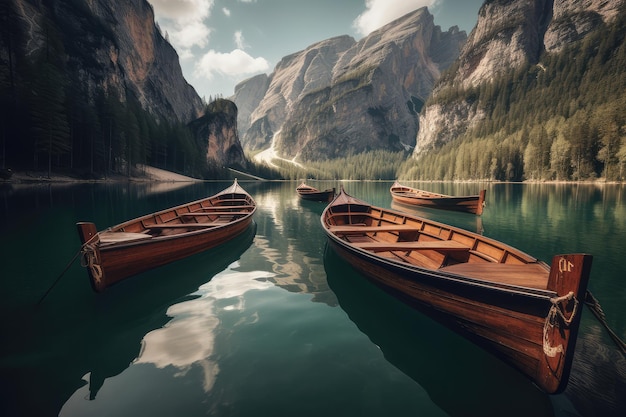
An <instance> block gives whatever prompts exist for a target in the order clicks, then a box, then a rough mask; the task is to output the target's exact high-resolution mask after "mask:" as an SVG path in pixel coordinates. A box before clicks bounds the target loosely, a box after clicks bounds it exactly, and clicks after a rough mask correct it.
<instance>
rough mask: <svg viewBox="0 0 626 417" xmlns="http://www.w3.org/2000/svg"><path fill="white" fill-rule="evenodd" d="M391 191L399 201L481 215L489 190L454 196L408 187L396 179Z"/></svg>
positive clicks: (394, 199)
mask: <svg viewBox="0 0 626 417" xmlns="http://www.w3.org/2000/svg"><path fill="white" fill-rule="evenodd" d="M389 192H390V193H391V198H392V199H393V201H395V202H397V203H401V204H407V205H411V206H424V207H430V208H436V209H442V210H454V211H462V212H467V213H473V214H476V215H478V216H480V215H481V214H482V213H483V208H484V207H485V194H486V193H487V190H481V191H480V193H479V194H478V195H469V196H452V195H446V194H438V193H431V192H430V191H424V190H418V189H417V188H411V187H407V186H405V185H402V184H400V183H399V182H397V181H396V182H394V184H393V185H392V186H391V188H390V189H389Z"/></svg>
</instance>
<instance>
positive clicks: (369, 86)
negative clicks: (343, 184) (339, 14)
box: [232, 8, 466, 161]
mask: <svg viewBox="0 0 626 417" xmlns="http://www.w3.org/2000/svg"><path fill="white" fill-rule="evenodd" d="M465 41H466V34H465V32H463V31H459V30H458V28H457V27H453V28H451V29H450V30H449V31H447V32H442V31H441V28H440V27H439V26H436V25H435V24H434V21H433V16H432V15H431V14H430V13H429V12H428V10H427V9H426V8H421V9H418V10H415V11H414V12H412V13H409V14H407V15H405V16H403V17H401V18H399V19H397V20H395V21H394V22H391V23H389V24H388V25H386V26H384V27H382V28H380V29H379V30H377V31H375V32H372V33H371V34H370V35H368V36H366V37H365V38H363V39H361V40H360V41H358V42H357V41H355V40H354V39H353V38H351V37H349V36H339V37H335V38H331V39H327V40H324V41H321V42H318V43H316V44H313V45H311V46H309V47H308V48H307V49H305V50H303V51H300V52H297V53H294V54H292V55H290V56H287V57H284V58H283V59H282V60H281V61H280V62H279V63H278V64H277V65H276V67H275V68H274V71H273V73H272V74H270V75H269V77H268V78H267V79H266V78H263V77H255V78H252V79H249V80H246V81H243V82H242V83H240V84H239V85H238V86H237V87H236V88H235V95H234V96H233V97H232V100H233V101H234V102H235V103H236V104H237V106H238V107H239V108H240V109H244V110H243V111H240V114H239V126H240V130H241V131H242V144H243V146H244V147H245V148H249V149H265V148H268V147H270V146H272V147H273V148H274V150H275V151H277V153H278V154H279V155H280V156H281V157H284V158H289V159H292V158H298V159H300V160H302V161H307V160H316V159H327V158H331V159H332V158H336V157H340V156H345V155H347V154H358V153H362V152H366V151H370V150H376V149H385V150H389V151H400V150H404V149H406V148H407V147H410V146H412V145H413V144H414V143H415V137H416V134H417V129H418V124H417V114H418V113H419V111H420V109H421V106H422V105H423V103H424V101H425V100H426V98H427V97H428V96H429V94H430V91H431V89H432V87H433V85H434V83H435V81H436V80H437V79H438V78H439V76H440V74H441V72H442V71H443V70H444V69H445V68H447V67H448V66H449V65H450V64H451V63H452V62H453V61H454V59H455V58H456V57H457V56H458V53H459V52H460V49H461V46H462V45H463V44H464V43H465ZM265 86H267V87H265ZM257 103H258V104H257Z"/></svg>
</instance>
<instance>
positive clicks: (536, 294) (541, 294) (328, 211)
mask: <svg viewBox="0 0 626 417" xmlns="http://www.w3.org/2000/svg"><path fill="white" fill-rule="evenodd" d="M340 195H341V193H340V194H339V195H338V196H337V197H336V198H335V200H333V201H332V202H331V203H330V204H329V205H328V206H327V207H326V208H325V209H324V211H323V212H322V215H321V217H320V221H321V223H322V229H323V230H324V233H326V235H327V236H328V237H330V238H331V240H332V242H334V243H336V244H338V245H340V246H342V247H343V248H345V249H348V250H350V251H352V252H354V253H355V254H358V255H364V256H367V257H368V258H369V259H371V260H374V261H376V262H377V263H381V264H386V265H389V266H393V267H394V268H397V269H400V270H404V271H407V272H408V273H411V274H420V275H427V276H429V277H431V278H433V279H445V280H448V281H450V282H456V283H461V284H466V285H471V286H473V287H480V288H484V289H488V290H494V291H499V292H502V293H506V294H516V295H522V296H528V297H532V298H537V299H541V300H550V299H551V298H553V297H555V296H557V295H558V294H557V293H556V292H555V291H552V290H548V289H540V288H533V287H528V286H521V285H515V284H509V283H504V282H499V281H491V280H483V279H479V278H474V277H469V276H466V275H462V274H460V273H454V272H450V271H445V270H441V269H429V268H424V267H420V266H417V265H413V264H410V263H408V262H402V261H400V260H394V259H391V258H387V257H383V256H380V255H377V254H376V253H374V252H372V251H370V250H367V249H365V248H360V247H358V246H356V245H353V244H351V242H348V241H345V240H343V239H341V238H340V237H339V236H337V235H336V234H335V233H333V232H332V231H331V230H330V226H331V225H329V224H327V223H326V221H327V220H328V219H330V218H331V217H332V216H341V215H359V216H369V217H371V218H372V219H374V220H377V221H388V222H389V220H386V219H385V218H384V217H383V215H384V214H385V213H389V214H391V215H394V216H397V217H400V218H401V219H402V220H401V221H402V223H399V222H398V223H393V222H390V223H392V224H396V225H404V224H405V222H406V221H407V218H410V219H411V220H417V221H419V222H421V225H424V224H429V225H433V226H435V227H440V228H445V229H447V230H450V231H452V232H455V233H461V234H463V235H466V236H469V237H473V238H475V239H477V240H480V241H482V242H485V243H486V244H490V245H493V246H495V247H498V248H501V249H503V250H505V251H507V252H508V253H512V254H513V255H514V256H517V257H520V258H522V259H524V258H526V259H525V261H526V264H537V265H540V266H542V267H543V268H546V271H547V272H549V271H550V267H549V265H548V264H547V263H545V262H544V261H541V260H539V259H537V258H535V257H534V256H532V255H529V254H528V253H526V252H524V251H522V250H520V249H517V248H514V247H513V246H510V245H508V244H507V243H504V242H501V241H498V240H495V239H493V238H490V237H487V236H482V235H479V234H477V233H474V232H471V231H469V230H465V229H462V228H459V227H456V226H452V225H448V224H445V223H441V222H438V221H436V220H430V219H427V218H424V217H421V216H417V215H409V214H407V213H404V212H402V211H398V210H394V209H388V208H384V207H378V206H373V205H372V204H369V203H367V202H364V201H361V200H359V199H356V198H355V197H352V196H349V195H348V194H345V192H344V194H343V195H345V196H347V197H349V198H350V199H352V200H351V201H346V202H342V203H338V204H335V201H336V200H337V198H339V196H340ZM340 205H350V206H355V205H356V206H360V207H363V208H365V209H366V210H365V211H350V212H336V213H333V211H332V210H333V208H335V207H337V206H340ZM372 208H375V209H376V210H380V213H381V217H376V216H374V215H372V213H371V210H372ZM373 227H375V226H373ZM420 233H422V232H421V231H420ZM440 240H450V239H440ZM470 249H471V248H470ZM494 264H498V263H496V262H494ZM405 279H407V280H413V279H411V278H406V277H405Z"/></svg>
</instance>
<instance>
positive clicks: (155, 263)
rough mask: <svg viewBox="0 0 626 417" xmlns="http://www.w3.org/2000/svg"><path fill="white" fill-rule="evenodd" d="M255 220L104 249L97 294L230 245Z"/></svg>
mask: <svg viewBox="0 0 626 417" xmlns="http://www.w3.org/2000/svg"><path fill="white" fill-rule="evenodd" d="M251 223H252V218H247V219H245V221H242V222H239V223H236V224H232V225H229V226H228V227H224V228H222V229H220V230H210V231H206V232H197V233H195V234H192V235H187V236H184V237H175V236H172V237H163V238H160V240H157V239H155V240H153V241H150V242H147V243H135V244H132V243H131V244H128V245H120V246H110V247H102V248H101V249H100V251H99V252H100V267H101V269H102V278H100V280H98V279H97V277H94V276H93V274H91V270H90V275H91V282H92V286H93V287H94V289H95V290H96V291H97V292H101V291H103V290H104V289H106V288H107V287H110V286H111V285H113V284H116V283H118V282H120V281H122V280H124V279H126V278H128V277H131V276H133V275H137V274H140V273H142V272H145V271H148V270H150V269H153V268H157V267H159V266H163V265H167V264H169V263H171V262H175V261H178V260H180V259H184V258H187V257H189V256H191V255H195V254H197V253H200V252H203V251H205V250H207V249H211V248H213V247H216V246H218V245H220V244H222V243H224V242H227V241H229V240H231V239H233V238H235V237H236V236H238V235H240V234H241V233H243V232H244V231H245V230H246V229H247V228H248V227H249V226H250V225H251Z"/></svg>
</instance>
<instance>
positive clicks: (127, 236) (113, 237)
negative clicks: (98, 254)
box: [98, 232, 152, 243]
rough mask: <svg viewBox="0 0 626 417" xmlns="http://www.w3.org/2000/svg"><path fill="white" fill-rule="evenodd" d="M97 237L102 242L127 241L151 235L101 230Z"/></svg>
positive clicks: (148, 237)
mask: <svg viewBox="0 0 626 417" xmlns="http://www.w3.org/2000/svg"><path fill="white" fill-rule="evenodd" d="M98 238H99V239H100V242H102V243H121V242H123V243H129V242H136V241H137V242H138V241H141V240H148V239H152V236H150V235H147V234H145V233H130V232H101V233H100V234H99V236H98Z"/></svg>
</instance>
